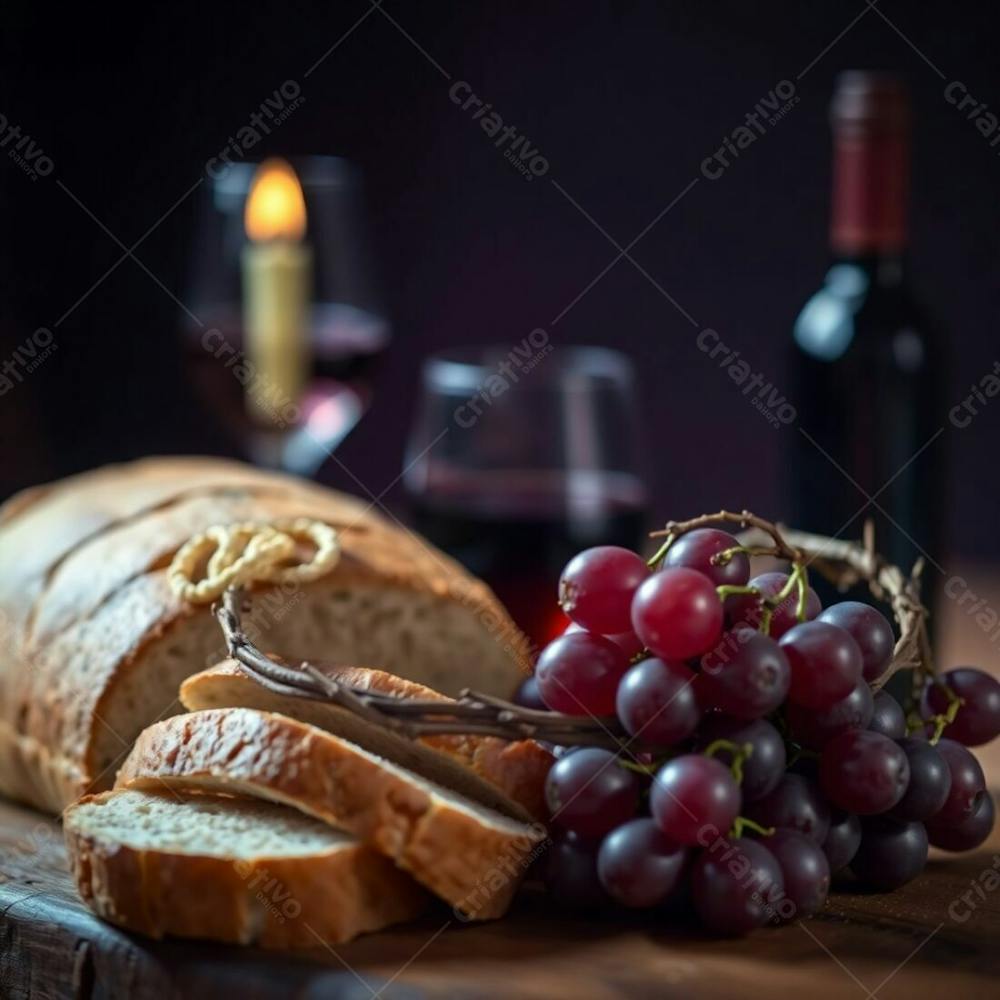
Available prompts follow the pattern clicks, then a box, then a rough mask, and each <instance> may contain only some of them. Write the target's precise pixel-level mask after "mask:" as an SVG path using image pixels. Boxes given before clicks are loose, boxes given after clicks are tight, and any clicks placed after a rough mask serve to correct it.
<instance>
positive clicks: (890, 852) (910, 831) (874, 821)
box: [851, 816, 927, 892]
mask: <svg viewBox="0 0 1000 1000" xmlns="http://www.w3.org/2000/svg"><path fill="white" fill-rule="evenodd" d="M925 864H927V831H926V830H925V829H924V825H923V823H899V822H897V821H896V820H892V819H887V818H886V817H884V816H876V817H872V818H870V819H867V820H865V821H864V823H862V825H861V846H860V847H859V848H858V851H857V854H855V855H854V860H853V861H851V871H853V872H854V874H855V875H857V876H858V878H859V879H861V881H862V882H864V883H865V884H866V885H869V886H871V888H873V889H878V890H880V891H881V892H891V891H892V890H893V889H898V888H899V887H900V886H901V885H906V883H907V882H909V881H910V880H911V879H914V878H916V877H917V876H918V875H919V874H920V873H921V872H922V871H923V870H924V865H925Z"/></svg>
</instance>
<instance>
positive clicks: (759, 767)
mask: <svg viewBox="0 0 1000 1000" xmlns="http://www.w3.org/2000/svg"><path fill="white" fill-rule="evenodd" d="M715 740H729V741H730V742H731V743H736V744H737V745H739V746H742V745H743V744H745V743H749V744H750V748H751V749H750V756H749V757H747V758H746V759H745V760H744V761H743V781H742V782H740V792H741V793H742V795H743V801H744V802H753V801H754V800H755V799H759V798H761V797H762V796H764V795H767V793H768V792H770V791H771V789H773V788H774V787H775V786H776V785H777V784H778V782H779V781H781V779H782V776H783V775H784V773H785V763H786V760H785V741H784V740H783V739H782V738H781V734H780V733H779V732H778V730H777V729H775V728H774V726H772V725H771V723H770V722H768V721H767V720H766V719H754V720H752V721H750V722H747V721H746V720H745V719H736V718H734V717H733V716H731V715H722V714H720V713H718V712H713V713H711V714H710V715H707V716H706V717H705V719H704V721H703V722H702V724H701V726H700V727H699V728H698V738H697V740H696V741H695V749H696V750H704V749H705V748H706V747H707V746H708V745H709V744H710V743H714V742H715ZM715 757H716V759H717V760H719V761H721V762H722V763H723V764H727V765H729V764H731V763H732V758H733V754H732V753H731V752H730V751H729V750H724V749H722V750H719V751H718V752H717V753H716V754H715Z"/></svg>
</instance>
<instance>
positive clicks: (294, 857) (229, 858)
mask: <svg viewBox="0 0 1000 1000" xmlns="http://www.w3.org/2000/svg"><path fill="white" fill-rule="evenodd" d="M64 830H65V834H66V845H67V849H68V851H69V856H70V861H71V864H72V869H73V875H74V877H75V879H76V884H77V888H78V889H79V892H80V895H81V896H82V897H83V899H84V901H85V902H86V903H87V904H88V905H89V906H90V907H91V908H92V909H93V910H94V911H95V912H96V913H97V914H98V915H99V916H101V917H103V918H104V919H106V920H109V921H110V922H111V923H114V924H118V925H119V926H121V927H126V928H128V929H129V930H133V931H139V932H141V933H142V934H148V935H149V936H151V937H156V938H160V937H163V936H165V935H173V936H178V937H195V938H208V939H210V940H214V941H231V942H237V943H239V944H258V945H260V946H262V947H264V948H282V949H291V948H317V947H319V946H320V945H321V944H323V943H326V944H338V943H340V942H343V941H348V940H350V939H351V938H353V937H355V936H356V935H357V934H361V933H362V932H364V931H373V930H378V929H379V928H381V927H385V926H387V925H388V924H392V923H396V922H398V921H402V920H409V919H412V918H413V917H415V916H417V915H418V914H420V913H421V912H422V911H423V910H424V909H425V907H426V905H427V902H428V897H427V894H426V893H425V892H424V891H423V890H422V889H421V888H420V887H419V886H417V885H416V883H414V882H413V880H412V879H411V878H409V876H407V875H405V874H404V873H403V872H401V871H400V870H399V869H398V868H396V866H395V865H393V864H392V863H391V862H390V861H388V860H387V859H386V858H385V857H383V856H382V855H381V854H379V853H378V852H377V851H374V850H372V848H370V847H367V846H366V845H364V844H362V843H361V842H360V841H358V840H357V839H356V838H354V837H351V836H349V835H347V834H344V833H341V832H339V831H337V830H335V829H333V828H332V827H330V826H329V825H327V824H326V823H321V822H319V821H317V820H314V819H311V818H309V817H308V816H304V815H303V814H302V813H300V812H297V811H296V810H294V809H287V808H285V807H283V806H277V805H273V804H272V803H269V802H261V801H260V800H257V799H244V798H233V797H230V796H222V795H180V794H178V793H177V792H167V791H164V790H161V791H160V792H138V791H118V792H104V793H103V794H101V795H90V796H87V797H85V798H83V799H81V800H80V801H79V802H78V803H76V804H75V805H72V806H70V808H69V809H68V810H67V811H66V815H65V824H64Z"/></svg>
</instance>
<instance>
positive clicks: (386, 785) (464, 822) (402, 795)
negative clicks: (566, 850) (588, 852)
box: [117, 708, 545, 919]
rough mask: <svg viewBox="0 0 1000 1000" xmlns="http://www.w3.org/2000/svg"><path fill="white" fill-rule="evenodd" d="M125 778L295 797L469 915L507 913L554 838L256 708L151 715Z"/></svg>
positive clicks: (284, 799)
mask: <svg viewBox="0 0 1000 1000" xmlns="http://www.w3.org/2000/svg"><path fill="white" fill-rule="evenodd" d="M117 783H118V785H119V786H121V787H128V788H151V787H152V788H155V787H157V786H160V787H163V786H167V787H173V786H181V787H186V788H189V789H197V790H201V791H212V792H232V793H237V794H243V795H252V796H257V797H259V798H264V799H270V800H271V801H274V802H280V803H283V804H285V805H290V806H294V807H295V808H297V809H300V810H301V811H302V812H305V813H308V814H309V815H311V816H315V817H316V818H317V819H321V820H324V821H325V822H327V823H330V824H331V825H333V826H336V827H339V828H341V829H344V830H347V831H348V832H349V833H353V834H354V835H355V836H357V837H360V838H361V839H362V840H364V841H366V842H368V843H371V844H372V845H373V846H374V847H375V848H377V849H378V850H379V851H381V852H382V853H383V854H385V855H386V856H387V857H389V858H391V859H392V860H393V861H395V862H396V864H397V865H399V866H400V867H401V868H403V869H405V870H406V871H408V872H409V873H410V874H411V875H413V877H414V878H415V879H416V880H417V881H418V882H420V883H422V884H423V885H424V886H426V887H427V888H428V889H430V890H431V891H432V892H434V893H436V894H437V895H438V896H440V897H441V898H442V899H444V900H446V901H447V902H449V903H450V904H452V906H453V907H455V909H456V912H457V914H458V915H459V916H460V917H461V918H463V919H487V918H491V917H498V916H501V915H502V914H503V913H504V912H505V911H506V909H507V907H508V905H509V903H510V900H511V898H512V897H513V895H514V892H515V891H516V889H517V886H518V883H519V882H520V880H521V876H522V875H523V874H524V871H525V869H526V868H527V867H528V864H529V863H530V861H531V860H532V856H533V852H534V851H535V849H536V847H537V846H538V845H539V844H540V843H541V842H542V841H543V840H544V838H545V828H544V827H543V826H542V825H541V824H540V823H536V824H527V823H521V822H518V821H517V820H514V819H511V818H510V817H508V816H504V815H502V814H501V813H498V812H496V811H494V810H492V809H488V808H487V807H485V806H482V805H479V804H478V803H475V802H472V801H470V800H469V799H467V798H465V797H463V796H460V795H457V794H456V793H455V792H452V791H449V790H448V789H446V788H444V787H442V786H441V785H437V784H435V783H434V782H432V781H429V780H427V779H426V778H424V777H421V776H420V775H418V774H415V773H414V772H412V771H407V770H405V769H403V768H401V767H399V766H397V765H395V764H392V763H390V762H389V761H387V760H384V759H383V758H380V757H377V756H376V755H375V754H372V753H369V752H368V751H367V750H362V749H361V748H360V747H358V746H355V745H354V744H353V743H349V742H348V741H347V740H343V739H340V738H339V737H337V736H333V735H331V734H330V733H327V732H324V731H323V730H322V729H317V728H316V727H315V726H310V725H308V724H306V723H304V722H298V721H296V720H295V719H289V718H287V717H286V716H283V715H276V714H272V713H269V712H258V711H255V710H253V709H249V708H228V709H209V710H207V711H202V712H193V713H191V714H190V715H178V716H174V717H173V718H171V719H165V720H164V721H163V722H158V723H157V724H156V725H153V726H150V727H149V728H148V729H147V730H146V731H145V732H144V733H142V735H141V736H140V737H139V739H138V740H137V741H136V744H135V746H134V747H133V749H132V752H131V754H129V756H128V758H127V759H126V761H125V763H124V764H123V765H122V768H121V770H120V771H119V772H118V781H117Z"/></svg>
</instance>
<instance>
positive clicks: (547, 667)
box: [535, 632, 628, 715]
mask: <svg viewBox="0 0 1000 1000" xmlns="http://www.w3.org/2000/svg"><path fill="white" fill-rule="evenodd" d="M627 669H628V660H627V659H626V657H625V654H624V653H623V652H622V650H621V648H620V647H619V646H616V645H615V644H614V643H613V642H612V641H611V640H610V639H605V638H604V636H603V635H596V634H594V633H593V632H572V633H570V634H569V635H561V636H559V638H558V639H553V640H552V642H550V643H549V644H548V645H547V646H546V647H545V649H543V650H542V655H541V656H540V657H539V658H538V663H537V665H536V666H535V678H536V680H537V681H538V690H539V693H540V694H541V696H542V700H543V701H544V702H545V704H546V705H548V707H549V708H550V709H552V711H554V712H563V713H564V714H566V715H612V714H613V713H614V710H615V692H616V691H617V690H618V682H619V681H620V680H621V678H622V675H623V674H624V673H625V671H626V670H627Z"/></svg>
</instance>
